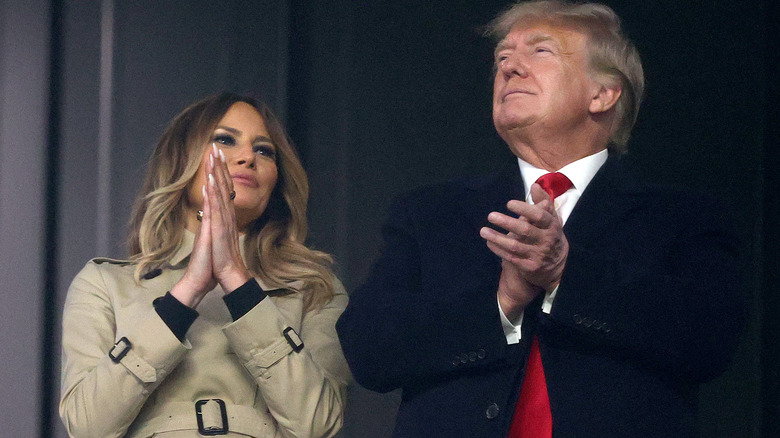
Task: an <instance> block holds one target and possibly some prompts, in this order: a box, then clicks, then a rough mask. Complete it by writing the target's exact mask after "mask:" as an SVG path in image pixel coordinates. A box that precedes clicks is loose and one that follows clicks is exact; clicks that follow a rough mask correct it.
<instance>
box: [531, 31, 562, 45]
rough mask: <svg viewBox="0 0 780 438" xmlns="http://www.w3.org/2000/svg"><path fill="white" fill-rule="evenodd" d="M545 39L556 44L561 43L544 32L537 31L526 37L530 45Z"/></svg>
mask: <svg viewBox="0 0 780 438" xmlns="http://www.w3.org/2000/svg"><path fill="white" fill-rule="evenodd" d="M544 41H552V42H553V43H555V44H556V45H559V44H558V40H556V39H555V38H553V37H552V36H550V35H547V34H544V33H535V34H533V35H529V36H528V38H526V39H525V43H526V44H530V45H533V44H538V43H541V42H544Z"/></svg>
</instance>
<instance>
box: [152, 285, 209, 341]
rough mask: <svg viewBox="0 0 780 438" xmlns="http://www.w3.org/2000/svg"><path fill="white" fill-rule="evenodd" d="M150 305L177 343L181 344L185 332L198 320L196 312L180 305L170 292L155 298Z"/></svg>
mask: <svg viewBox="0 0 780 438" xmlns="http://www.w3.org/2000/svg"><path fill="white" fill-rule="evenodd" d="M152 305H154V310H155V311H156V312H157V314H158V315H160V319H162V320H163V322H164V323H165V325H167V326H168V328H169V329H171V332H173V334H174V335H175V336H176V337H177V338H178V339H179V341H181V342H183V341H184V335H186V334H187V330H189V329H190V326H191V325H192V323H193V322H195V319H197V318H198V312H197V311H196V310H195V309H190V308H189V307H187V306H185V305H184V304H182V303H181V302H180V301H179V300H177V299H176V298H175V297H174V296H173V295H171V293H170V292H168V293H166V294H165V295H163V296H161V297H159V298H156V299H155V300H154V301H153V302H152Z"/></svg>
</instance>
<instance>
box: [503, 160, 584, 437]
mask: <svg viewBox="0 0 780 438" xmlns="http://www.w3.org/2000/svg"><path fill="white" fill-rule="evenodd" d="M536 183H537V184H539V185H540V186H542V189H544V191H545V192H547V194H548V195H550V198H551V199H553V200H555V198H556V197H558V196H559V195H561V194H563V193H564V192H565V191H566V190H569V188H570V187H571V186H572V183H571V181H570V180H569V178H567V177H566V175H564V174H562V173H558V172H555V173H548V174H545V175H542V176H541V177H539V179H537V180H536ZM551 437H552V413H551V412H550V399H549V397H548V395H547V383H546V381H545V379H544V368H543V367H542V355H541V353H540V351H539V339H538V338H537V337H536V336H534V338H533V340H532V341H531V352H530V354H529V355H528V363H526V366H525V378H524V379H523V387H522V388H521V389H520V398H519V399H518V400H517V405H516V406H515V415H514V417H513V418H512V426H511V427H510V429H509V437H508V438H551Z"/></svg>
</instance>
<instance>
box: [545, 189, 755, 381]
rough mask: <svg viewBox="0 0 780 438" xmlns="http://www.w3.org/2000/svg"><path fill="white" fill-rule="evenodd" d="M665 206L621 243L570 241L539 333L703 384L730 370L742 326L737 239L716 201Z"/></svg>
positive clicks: (653, 209)
mask: <svg viewBox="0 0 780 438" xmlns="http://www.w3.org/2000/svg"><path fill="white" fill-rule="evenodd" d="M664 200H665V202H658V201H656V202H654V203H648V204H647V208H648V210H647V211H645V210H639V211H638V212H636V213H638V214H634V215H633V217H634V218H637V219H636V223H632V222H631V220H632V219H630V218H628V219H626V221H627V223H626V226H624V227H623V228H626V230H627V231H626V233H628V234H626V235H624V236H622V238H621V239H620V240H619V243H618V244H617V245H616V246H613V247H611V248H604V247H599V245H594V244H593V243H588V242H584V241H576V242H571V241H570V244H571V245H570V248H571V249H570V253H569V257H568V261H567V263H566V268H565V271H564V275H563V278H562V281H561V284H560V288H559V290H558V293H557V297H556V298H555V303H554V304H553V307H552V312H551V314H550V315H549V316H542V318H543V320H542V326H543V327H544V328H545V329H546V330H547V333H548V334H551V335H559V336H557V337H555V336H553V337H548V338H547V339H548V340H550V341H553V342H558V341H561V340H563V341H564V342H568V343H570V344H571V345H576V346H577V348H585V349H593V350H594V351H600V352H601V353H602V354H605V355H609V356H613V357H615V358H618V359H621V360H628V361H633V362H635V363H637V364H638V365H639V366H641V367H644V368H649V369H653V370H657V371H660V372H661V373H663V374H664V375H666V376H669V377H671V378H674V379H679V380H684V381H688V382H703V381H707V380H710V379H712V378H714V377H716V376H717V375H718V374H720V373H721V372H723V371H724V370H725V368H726V366H727V365H728V363H729V361H730V359H731V356H732V354H733V352H734V350H735V348H736V346H737V343H738V340H739V334H740V332H741V329H742V326H743V323H744V319H745V302H744V297H743V295H742V288H741V282H740V276H739V263H738V241H737V239H736V237H735V235H734V233H733V230H732V229H731V227H730V222H729V221H728V220H727V219H726V218H724V215H723V214H722V213H721V210H720V209H715V208H713V207H712V205H713V204H712V201H711V200H704V199H702V198H701V197H693V196H691V197H687V196H684V195H682V194H679V195H677V201H680V202H677V201H671V200H669V199H668V198H664ZM640 222H641V223H640ZM613 233H614V234H616V235H621V233H622V232H621V231H619V230H617V229H615V230H614V231H613ZM611 238H612V237H611V236H610V237H607V238H606V239H605V240H608V239H611Z"/></svg>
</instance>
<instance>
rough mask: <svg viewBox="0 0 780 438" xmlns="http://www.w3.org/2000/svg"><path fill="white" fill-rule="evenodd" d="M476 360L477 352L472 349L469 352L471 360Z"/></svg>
mask: <svg viewBox="0 0 780 438" xmlns="http://www.w3.org/2000/svg"><path fill="white" fill-rule="evenodd" d="M475 360H477V353H475V352H473V351H472V352H471V353H469V362H474V361H475Z"/></svg>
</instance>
